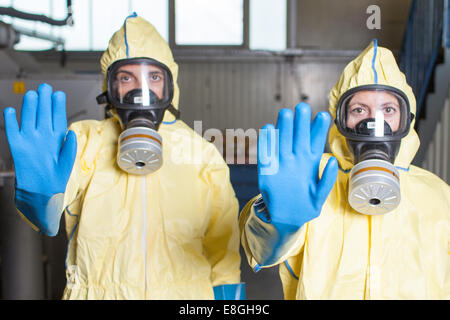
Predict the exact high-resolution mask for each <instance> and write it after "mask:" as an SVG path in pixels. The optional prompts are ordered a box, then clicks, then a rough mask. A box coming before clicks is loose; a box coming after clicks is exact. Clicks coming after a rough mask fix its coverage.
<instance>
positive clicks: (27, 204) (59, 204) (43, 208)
mask: <svg viewBox="0 0 450 320" xmlns="http://www.w3.org/2000/svg"><path fill="white" fill-rule="evenodd" d="M14 201H15V204H16V208H17V210H18V211H19V214H20V215H21V216H22V218H23V219H24V220H25V221H26V222H28V224H30V225H31V227H32V228H33V229H34V230H36V231H38V232H39V233H44V234H46V235H48V236H51V237H52V236H55V235H56V234H57V233H58V230H59V223H60V219H61V215H62V212H63V205H64V193H56V194H54V195H52V196H48V195H43V194H40V193H35V192H29V191H26V190H23V189H19V188H16V189H15V196H14Z"/></svg>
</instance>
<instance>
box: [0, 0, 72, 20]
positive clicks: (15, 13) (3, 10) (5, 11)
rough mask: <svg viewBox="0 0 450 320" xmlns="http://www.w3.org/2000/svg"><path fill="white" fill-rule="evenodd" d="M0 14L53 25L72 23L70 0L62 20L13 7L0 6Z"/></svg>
mask: <svg viewBox="0 0 450 320" xmlns="http://www.w3.org/2000/svg"><path fill="white" fill-rule="evenodd" d="M0 15H5V16H10V17H13V18H17V19H23V20H31V21H39V22H43V23H47V24H50V25H53V26H65V25H69V26H72V25H73V18H72V1H71V0H68V1H67V17H66V18H65V19H63V20H55V19H52V18H49V17H47V16H45V15H42V14H33V13H27V12H23V11H19V10H16V9H14V8H13V7H0Z"/></svg>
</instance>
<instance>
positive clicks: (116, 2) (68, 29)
mask: <svg viewBox="0 0 450 320" xmlns="http://www.w3.org/2000/svg"><path fill="white" fill-rule="evenodd" d="M0 6H3V7H10V6H11V7H13V8H15V9H17V10H20V11H23V12H27V13H35V14H42V15H46V16H48V17H51V18H53V19H56V20H62V19H64V18H65V17H66V16H67V7H66V1H64V0H39V1H37V0H0ZM72 9H73V10H72V11H73V20H74V25H73V26H63V27H60V26H51V25H49V24H45V23H42V22H36V21H27V20H22V19H17V18H12V17H8V16H0V20H2V21H4V22H5V23H10V24H12V25H13V26H15V27H16V28H21V29H25V30H29V31H35V32H37V33H40V34H42V35H48V36H52V37H56V38H62V39H64V40H65V47H64V48H65V50H75V51H103V50H105V49H106V47H107V45H108V41H109V39H110V38H111V36H112V34H113V33H114V32H115V31H117V30H118V29H119V28H120V27H121V25H122V24H123V22H124V19H125V17H126V16H127V15H129V14H131V13H133V12H136V13H137V14H138V15H140V16H142V17H143V18H145V19H147V20H148V21H150V22H151V23H152V24H153V25H154V26H155V27H156V29H157V30H158V31H159V33H160V34H161V36H162V37H163V38H164V39H165V40H166V41H168V42H169V43H170V44H171V45H172V46H176V47H179V48H180V47H191V46H202V48H206V47H216V46H220V47H224V46H226V47H234V48H243V49H251V50H283V49H285V48H286V14H287V13H286V0H277V1H274V0H113V1H111V0H73V1H72ZM169 26H171V29H170V32H169ZM53 47H54V44H53V43H52V42H50V41H47V40H42V39H37V38H33V37H28V36H24V35H22V36H21V41H20V42H19V43H18V44H17V45H16V46H15V49H18V50H48V49H51V48H53Z"/></svg>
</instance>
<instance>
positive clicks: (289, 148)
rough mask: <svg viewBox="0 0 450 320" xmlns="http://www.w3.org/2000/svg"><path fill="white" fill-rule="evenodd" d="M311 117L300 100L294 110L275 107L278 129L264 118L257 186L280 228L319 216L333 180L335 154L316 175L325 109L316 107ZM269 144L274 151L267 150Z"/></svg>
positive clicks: (327, 119)
mask: <svg viewBox="0 0 450 320" xmlns="http://www.w3.org/2000/svg"><path fill="white" fill-rule="evenodd" d="M310 119H311V108H310V106H309V105H308V104H307V103H300V104H298V105H297V106H296V107H295V116H294V113H293V112H292V111H291V110H290V109H283V110H281V111H280V112H279V114H278V121H277V127H276V129H278V135H277V134H276V130H275V128H274V127H273V125H270V124H269V125H266V126H264V127H263V130H261V134H260V137H259V142H258V184H259V189H260V191H261V194H262V197H263V199H264V203H265V204H266V206H267V209H268V212H269V214H270V220H271V223H272V224H273V225H275V226H279V228H281V229H283V228H287V229H290V228H294V229H298V228H300V227H301V226H302V225H303V224H304V223H306V222H308V221H310V220H312V219H314V218H316V217H317V216H319V214H320V211H321V209H322V205H323V203H324V202H325V200H326V198H327V197H328V194H329V193H330V191H331V189H332V188H333V186H334V183H335V182H336V177H337V170H338V166H337V161H336V158H334V157H332V158H330V159H329V161H328V163H327V166H326V167H325V169H324V171H323V174H322V177H321V178H320V179H319V164H320V160H321V158H322V154H323V150H324V147H325V143H326V138H327V132H328V128H329V125H330V115H329V114H328V113H326V112H319V113H318V114H317V116H316V118H315V119H314V121H313V123H312V125H311V124H310V121H311V120H310ZM277 137H278V139H277ZM274 138H275V139H274ZM271 148H272V150H275V151H276V150H278V152H275V154H272V155H271V154H270V150H271ZM275 169H277V170H275Z"/></svg>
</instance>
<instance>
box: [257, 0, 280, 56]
mask: <svg viewBox="0 0 450 320" xmlns="http://www.w3.org/2000/svg"><path fill="white" fill-rule="evenodd" d="M286 16H287V12H286V1H273V0H250V37H249V38H250V43H249V46H250V49H253V50H254V49H260V50H274V51H277V50H284V49H286V23H287V22H286Z"/></svg>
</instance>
